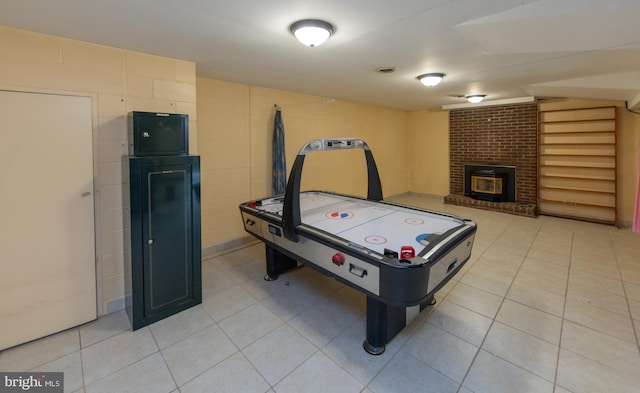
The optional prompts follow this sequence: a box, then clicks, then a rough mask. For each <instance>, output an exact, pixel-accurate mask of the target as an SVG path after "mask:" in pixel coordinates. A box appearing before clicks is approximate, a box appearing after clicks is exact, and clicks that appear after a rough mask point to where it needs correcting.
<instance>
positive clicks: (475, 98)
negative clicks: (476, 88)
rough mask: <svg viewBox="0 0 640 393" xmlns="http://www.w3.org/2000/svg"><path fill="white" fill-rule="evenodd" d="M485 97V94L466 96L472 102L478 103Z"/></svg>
mask: <svg viewBox="0 0 640 393" xmlns="http://www.w3.org/2000/svg"><path fill="white" fill-rule="evenodd" d="M485 97H486V95H485V94H472V95H469V96H466V97H465V98H466V99H467V101H469V102H470V103H472V104H477V103H478V102H482V100H484V98H485Z"/></svg>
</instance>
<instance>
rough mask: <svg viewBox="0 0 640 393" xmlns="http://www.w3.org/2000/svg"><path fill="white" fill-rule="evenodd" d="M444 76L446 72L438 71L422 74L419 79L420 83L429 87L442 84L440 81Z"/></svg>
mask: <svg viewBox="0 0 640 393" xmlns="http://www.w3.org/2000/svg"><path fill="white" fill-rule="evenodd" d="M443 78H444V74H441V73H438V72H436V73H431V74H422V75H420V76H418V80H419V81H420V83H422V84H423V85H425V86H427V87H433V86H437V85H438V84H440V82H442V79H443Z"/></svg>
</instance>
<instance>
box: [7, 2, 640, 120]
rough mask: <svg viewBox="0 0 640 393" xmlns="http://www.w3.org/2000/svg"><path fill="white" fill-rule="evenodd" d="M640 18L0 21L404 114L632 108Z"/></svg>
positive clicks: (200, 5) (208, 5)
mask: <svg viewBox="0 0 640 393" xmlns="http://www.w3.org/2000/svg"><path fill="white" fill-rule="evenodd" d="M639 15H640V1H638V0H607V1H602V0H483V1H478V0H393V1H389V0H386V1H383V0H324V1H309V0H307V1H300V0H278V1H273V2H270V1H264V0H238V1H216V0H178V1H176V0H172V1H168V0H134V1H131V0H108V1H99V0H93V1H90V0H56V1H50V0H2V1H1V2H0V25H5V26H10V27H15V28H19V29H24V30H29V31H34V32H40V33H45V34H50V35H56V36H62V37H68V38H72V39H76V40H82V41H88V42H92V43H97V44H103V45H108V46H113V47H118V48H123V49H130V50H134V51H140V52H145V53H150V54H156V55H160V56H166V57H172V58H177V59H183V60H188V61H193V62H195V63H196V69H197V74H198V76H201V77H206V78H213V79H219V80H224V81H229V82H236V83H242V84H248V85H253V86H262V87H268V88H275V89H282V90H288V91H294V92H300V93H305V94H311V95H317V96H322V97H327V98H332V99H344V100H350V101H356V102H362V103H368V104H375V105H382V106H386V107H391V108H399V109H403V110H421V109H428V108H438V107H440V106H442V105H451V104H460V103H463V102H464V99H463V98H461V97H462V96H464V95H467V94H473V93H476V94H486V95H487V98H486V99H487V100H501V99H510V98H518V97H526V96H536V97H581V98H596V99H612V100H621V101H628V102H629V104H630V105H629V106H631V107H634V108H637V107H640V23H639V19H638V16H639ZM307 18H313V19H324V20H326V21H328V22H331V23H332V24H333V25H334V26H335V27H336V32H335V34H334V35H333V36H332V37H330V38H329V40H328V41H327V42H326V43H325V44H323V45H322V46H318V47H314V48H309V47H306V46H303V45H302V44H300V43H298V42H297V41H296V40H295V38H294V37H293V36H292V35H291V33H290V32H289V25H290V24H291V23H293V22H295V21H297V20H299V19H307ZM379 67H396V68H397V71H396V72H394V73H387V74H383V73H379V72H376V71H375V70H376V68H379ZM429 72H443V73H445V74H446V77H445V79H444V81H443V82H442V83H441V84H440V85H438V86H437V87H433V88H427V87H424V86H422V85H421V84H420V83H419V82H418V81H417V79H416V76H418V75H420V74H424V73H429Z"/></svg>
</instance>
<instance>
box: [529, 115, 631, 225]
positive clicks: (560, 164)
mask: <svg viewBox="0 0 640 393" xmlns="http://www.w3.org/2000/svg"><path fill="white" fill-rule="evenodd" d="M616 189H617V187H616V108H615V106H608V107H598V108H581V109H566V110H553V111H541V112H539V124H538V212H539V213H540V214H545V215H551V216H558V217H568V218H576V219H580V220H586V221H593V222H601V223H606V224H612V225H616V224H617V220H618V215H617V206H616Z"/></svg>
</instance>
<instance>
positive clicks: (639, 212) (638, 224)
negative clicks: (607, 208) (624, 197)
mask: <svg viewBox="0 0 640 393" xmlns="http://www.w3.org/2000/svg"><path fill="white" fill-rule="evenodd" d="M637 187H638V189H637V191H636V211H635V214H634V215H633V231H634V232H636V233H640V145H638V183H637Z"/></svg>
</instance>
